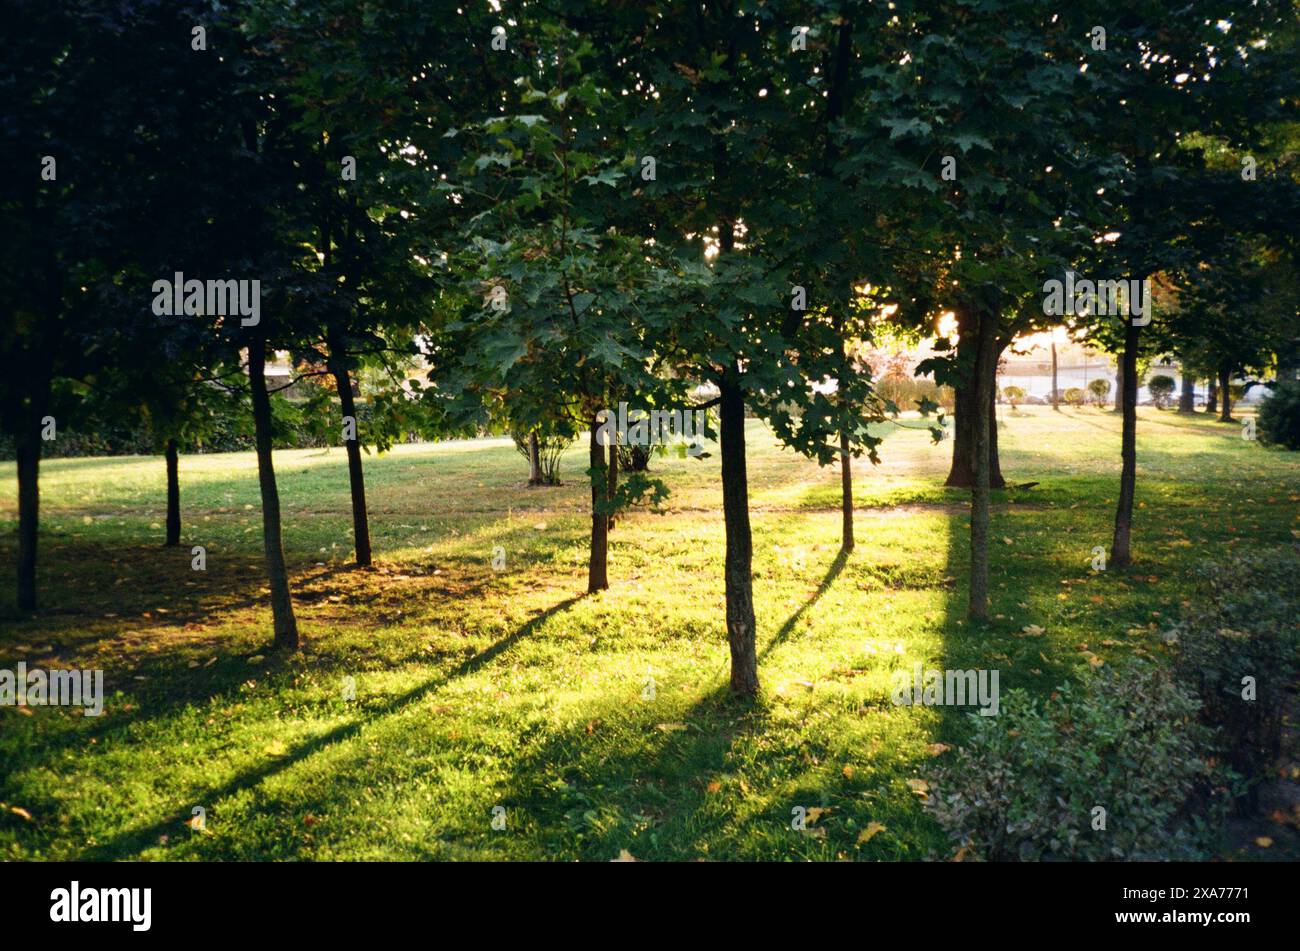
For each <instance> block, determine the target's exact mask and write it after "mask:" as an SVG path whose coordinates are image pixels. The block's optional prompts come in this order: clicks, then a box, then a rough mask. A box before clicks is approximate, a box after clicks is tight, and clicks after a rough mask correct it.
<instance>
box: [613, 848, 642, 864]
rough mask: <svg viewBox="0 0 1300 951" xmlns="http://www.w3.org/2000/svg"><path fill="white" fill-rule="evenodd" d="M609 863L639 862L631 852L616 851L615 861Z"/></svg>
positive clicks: (625, 850)
mask: <svg viewBox="0 0 1300 951" xmlns="http://www.w3.org/2000/svg"><path fill="white" fill-rule="evenodd" d="M610 861H611V862H639V861H641V860H640V859H638V858H636V857H635V856H634V855H633V854H632V853H631V852H629V851H628V850H627V849H619V850H618V858H616V859H610Z"/></svg>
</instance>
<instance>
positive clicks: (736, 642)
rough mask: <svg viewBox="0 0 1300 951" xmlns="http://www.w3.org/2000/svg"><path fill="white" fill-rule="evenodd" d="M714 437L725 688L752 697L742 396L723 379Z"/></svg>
mask: <svg viewBox="0 0 1300 951" xmlns="http://www.w3.org/2000/svg"><path fill="white" fill-rule="evenodd" d="M719 390H720V391H721V402H720V405H719V410H720V420H719V425H718V433H719V437H720V439H721V443H722V445H721V454H722V514H723V518H724V520H725V521H726V532H727V557H726V568H725V571H726V579H727V640H728V642H729V643H730V645H731V689H732V691H733V692H735V693H738V694H742V695H752V694H755V693H757V692H758V647H757V641H756V631H755V627H756V622H755V620H754V589H753V558H754V552H753V538H752V536H751V534H750V529H749V476H748V473H747V472H746V468H745V395H744V392H743V391H742V390H741V388H740V386H739V385H738V384H737V383H735V382H734V381H731V380H728V379H725V378H724V379H723V381H722V383H721V385H720V386H719Z"/></svg>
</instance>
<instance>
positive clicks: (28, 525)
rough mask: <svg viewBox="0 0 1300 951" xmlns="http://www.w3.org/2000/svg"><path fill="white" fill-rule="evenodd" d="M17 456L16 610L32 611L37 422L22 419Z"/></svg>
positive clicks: (37, 502) (37, 511) (37, 500)
mask: <svg viewBox="0 0 1300 951" xmlns="http://www.w3.org/2000/svg"><path fill="white" fill-rule="evenodd" d="M20 425H22V426H23V429H24V431H23V432H22V433H21V434H20V435H19V437H18V439H17V440H15V443H16V445H15V446H14V449H15V451H16V455H17V457H18V610H20V611H35V610H36V543H37V539H38V538H39V535H40V508H41V490H40V468H41V436H40V426H39V423H37V422H35V421H34V420H33V421H29V420H27V419H24V420H22V422H21V423H20Z"/></svg>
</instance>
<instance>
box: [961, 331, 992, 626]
mask: <svg viewBox="0 0 1300 951" xmlns="http://www.w3.org/2000/svg"><path fill="white" fill-rule="evenodd" d="M978 321H979V326H978V328H977V330H976V341H977V343H976V346H977V347H978V354H979V359H980V361H981V362H985V361H988V362H996V359H997V338H996V327H995V325H994V316H993V314H992V313H991V312H989V311H987V310H985V311H982V312H980V313H979V315H978ZM992 389H993V374H992V373H980V374H978V375H977V376H976V385H975V400H974V403H975V406H976V407H977V411H976V415H975V419H974V420H973V425H972V428H971V436H972V439H971V469H972V471H973V472H974V475H975V480H974V484H973V485H972V486H971V493H970V600H969V604H968V607H967V615H968V616H969V617H970V618H971V619H972V620H985V619H987V618H988V616H989V501H990V491H989V475H990V473H989V461H990V454H989V442H990V433H991V430H992V428H993V427H994V426H996V425H997V423H996V420H995V419H994V416H993V393H992Z"/></svg>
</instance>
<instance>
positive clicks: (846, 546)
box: [835, 34, 854, 554]
mask: <svg viewBox="0 0 1300 951" xmlns="http://www.w3.org/2000/svg"><path fill="white" fill-rule="evenodd" d="M841 35H842V34H841ZM848 306H849V302H848V300H842V301H841V302H840V303H839V304H838V307H837V310H839V313H840V316H839V317H837V318H836V321H835V332H836V335H837V336H838V337H839V339H840V378H841V380H842V379H843V378H844V377H846V376H848V369H849V342H848V340H847V339H845V335H844V311H845V310H847V309H848ZM841 308H842V309H841ZM838 389H839V393H840V394H843V392H844V391H843V389H842V388H838ZM853 546H854V539H853V456H852V454H850V452H849V434H848V433H847V432H846V431H844V430H843V429H841V430H840V551H842V552H844V553H845V554H847V553H848V552H851V551H853Z"/></svg>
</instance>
